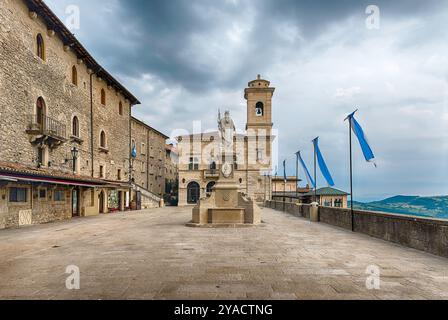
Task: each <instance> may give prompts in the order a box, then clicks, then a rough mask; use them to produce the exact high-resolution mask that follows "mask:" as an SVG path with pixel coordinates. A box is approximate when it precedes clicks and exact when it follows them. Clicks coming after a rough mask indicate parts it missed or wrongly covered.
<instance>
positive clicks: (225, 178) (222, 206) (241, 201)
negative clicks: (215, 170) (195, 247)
mask: <svg viewBox="0 0 448 320" xmlns="http://www.w3.org/2000/svg"><path fill="white" fill-rule="evenodd" d="M222 159H223V162H222V163H224V165H222V166H221V170H220V171H221V172H220V177H219V180H218V182H217V183H216V185H215V186H214V188H213V190H212V194H211V196H210V197H208V198H203V199H201V200H200V201H199V203H198V204H197V205H196V207H194V209H193V220H192V222H191V223H189V224H188V226H195V227H220V226H226V227H229V226H230V227H238V226H250V225H257V224H259V223H261V213H260V208H259V207H258V206H257V205H256V203H255V202H254V200H252V199H249V198H245V197H244V196H243V194H242V193H241V192H239V187H238V184H237V183H236V181H235V178H234V175H233V164H229V163H228V162H227V165H226V162H225V161H228V159H233V154H228V153H226V155H225V156H224V155H223V156H222ZM229 166H230V168H229Z"/></svg>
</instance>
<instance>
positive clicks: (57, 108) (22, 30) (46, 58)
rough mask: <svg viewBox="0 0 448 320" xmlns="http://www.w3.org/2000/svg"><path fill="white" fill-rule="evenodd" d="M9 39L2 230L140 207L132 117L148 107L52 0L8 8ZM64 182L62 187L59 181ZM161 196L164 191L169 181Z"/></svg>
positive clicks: (3, 80) (5, 34) (3, 99)
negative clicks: (133, 184) (134, 186)
mask: <svg viewBox="0 0 448 320" xmlns="http://www.w3.org/2000/svg"><path fill="white" fill-rule="evenodd" d="M0 31H1V32H0V47H1V49H0V91H1V92H2V94H1V95H0V128H1V134H0V146H1V148H0V161H1V162H3V164H4V166H0V167H1V170H4V171H1V172H0V228H2V227H14V226H20V225H22V223H21V222H20V221H19V220H20V218H21V217H22V220H23V221H22V222H23V224H37V223H43V222H50V221H54V220H60V219H67V218H70V217H72V215H80V216H89V215H95V214H98V213H107V212H109V211H114V210H125V209H126V208H127V207H129V206H130V203H131V202H132V201H133V200H134V198H133V195H132V194H131V192H130V184H129V182H130V167H131V161H130V153H131V152H130V151H131V113H132V112H131V109H132V106H133V105H135V104H139V102H138V100H137V99H136V98H135V97H134V96H133V95H132V94H131V93H130V92H129V91H127V89H126V88H124V87H123V86H122V85H121V84H120V83H119V82H117V81H116V80H115V79H114V78H113V77H112V76H111V75H110V74H109V73H107V71H105V70H104V69H103V68H101V66H99V65H98V64H97V63H96V61H95V60H94V59H93V58H92V57H91V56H90V54H89V53H88V52H86V51H85V49H84V48H83V47H82V45H81V44H80V43H79V42H78V41H77V40H76V38H74V36H73V35H72V34H71V33H70V32H69V30H67V29H66V28H65V26H63V25H61V24H60V21H59V20H58V19H57V18H56V16H55V15H54V14H53V13H52V12H51V10H50V9H49V8H48V7H47V6H46V5H45V3H43V1H40V0H26V1H22V0H14V1H12V0H4V1H2V3H1V5H0ZM162 140H163V139H159V140H157V142H156V145H157V147H156V148H157V150H160V151H159V153H160V157H158V158H157V161H156V162H157V164H158V165H159V163H158V161H163V160H164V159H165V151H164V148H165V141H164V140H163V141H162ZM154 141H156V139H155V136H154ZM151 143H153V141H152V140H150V143H148V144H147V145H148V146H149V145H150V144H151ZM74 149H76V150H77V156H76V158H75V160H74V158H73V156H72V151H73V150H74ZM159 159H160V160H159ZM11 164H14V165H11ZM159 167H160V170H159V171H157V174H159V172H164V170H163V169H164V165H163V164H162V165H159ZM149 170H151V168H150V169H149ZM11 172H12V173H11ZM5 174H7V175H8V177H7V178H4V177H3V178H2V175H5ZM11 175H13V176H14V179H11V178H10V177H11ZM17 175H20V177H19V179H17ZM31 176H32V177H34V178H36V180H27V179H23V177H31ZM55 176H57V178H58V182H52V180H51V179H49V178H54V177H55ZM64 179H65V180H64ZM151 183H152V184H153V185H154V186H155V185H156V184H155V183H154V182H150V183H149V185H151ZM159 185H160V186H159ZM157 188H158V189H157V192H158V193H159V192H163V190H164V179H163V178H162V179H160V184H157ZM24 189H26V196H25V191H24ZM41 190H44V191H41ZM160 190H162V191H160ZM16 193H20V194H21V195H20V197H21V199H19V200H20V201H18V202H16V201H17V199H16V198H17V195H16ZM55 194H57V197H54V195H55ZM20 197H19V198H20ZM74 206H76V208H75V209H73V207H74Z"/></svg>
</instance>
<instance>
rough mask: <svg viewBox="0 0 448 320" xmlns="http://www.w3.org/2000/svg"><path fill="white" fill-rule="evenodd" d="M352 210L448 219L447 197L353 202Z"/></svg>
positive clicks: (396, 198) (408, 197)
mask: <svg viewBox="0 0 448 320" xmlns="http://www.w3.org/2000/svg"><path fill="white" fill-rule="evenodd" d="M353 206H354V208H356V209H359V210H368V211H382V212H388V213H397V214H407V215H415V216H421V217H432V218H436V219H448V196H438V197H418V196H396V197H392V198H388V199H385V200H381V201H374V202H369V203H361V202H356V201H355V202H354V203H353Z"/></svg>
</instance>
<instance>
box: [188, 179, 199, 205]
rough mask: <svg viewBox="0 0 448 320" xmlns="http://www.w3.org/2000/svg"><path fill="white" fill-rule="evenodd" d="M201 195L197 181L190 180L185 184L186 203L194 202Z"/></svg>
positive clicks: (196, 201)
mask: <svg viewBox="0 0 448 320" xmlns="http://www.w3.org/2000/svg"><path fill="white" fill-rule="evenodd" d="M200 196H201V188H200V186H199V184H198V183H197V182H190V183H189V184H188V186H187V202H188V204H196V203H198V201H199V198H200Z"/></svg>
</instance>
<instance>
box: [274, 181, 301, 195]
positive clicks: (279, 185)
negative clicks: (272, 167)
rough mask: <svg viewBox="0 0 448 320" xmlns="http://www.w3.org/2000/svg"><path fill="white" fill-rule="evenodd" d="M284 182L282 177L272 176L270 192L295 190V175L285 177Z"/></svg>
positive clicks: (296, 185)
mask: <svg viewBox="0 0 448 320" xmlns="http://www.w3.org/2000/svg"><path fill="white" fill-rule="evenodd" d="M286 178H287V179H286V182H285V178H284V177H273V178H272V192H273V193H276V192H297V191H298V190H297V188H298V184H297V183H298V182H300V181H301V180H300V179H299V180H297V178H296V177H286Z"/></svg>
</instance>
